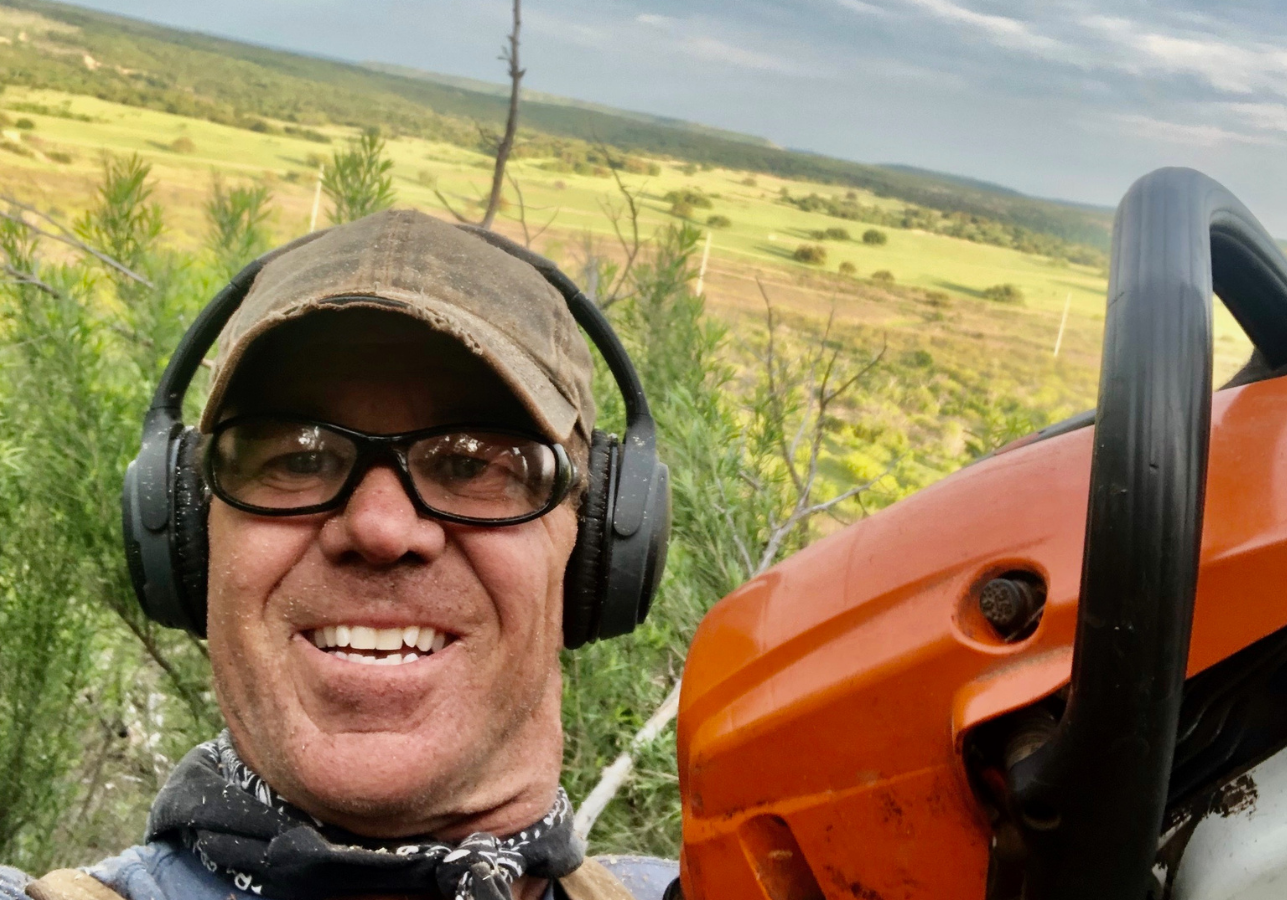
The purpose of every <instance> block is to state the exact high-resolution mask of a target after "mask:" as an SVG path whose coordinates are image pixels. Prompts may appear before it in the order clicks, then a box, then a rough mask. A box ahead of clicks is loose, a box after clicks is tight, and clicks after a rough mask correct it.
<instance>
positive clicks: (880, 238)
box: [862, 228, 889, 247]
mask: <svg viewBox="0 0 1287 900" xmlns="http://www.w3.org/2000/svg"><path fill="white" fill-rule="evenodd" d="M888 241H889V235H887V234H885V232H883V231H881V230H880V229H879V228H868V229H867V230H866V231H864V232H863V233H862V242H863V243H864V244H871V245H872V246H873V247H878V246H880V245H881V244H884V243H888Z"/></svg>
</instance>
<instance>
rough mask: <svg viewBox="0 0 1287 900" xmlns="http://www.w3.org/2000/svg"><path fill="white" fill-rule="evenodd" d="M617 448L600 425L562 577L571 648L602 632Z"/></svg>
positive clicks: (565, 642)
mask: <svg viewBox="0 0 1287 900" xmlns="http://www.w3.org/2000/svg"><path fill="white" fill-rule="evenodd" d="M617 452H618V447H617V438H616V436H615V435H611V434H605V433H604V432H602V431H599V430H598V429H596V430H595V431H594V432H593V433H592V434H591V435H590V461H589V472H588V473H587V475H588V478H587V484H586V491H585V497H584V498H582V500H581V510H580V513H579V515H578V525H577V536H576V546H575V547H574V548H573V549H572V555H571V556H570V557H569V558H568V565H567V570H566V572H565V573H564V576H563V646H564V647H566V648H567V649H569V650H575V649H576V648H577V647H580V646H581V645H583V644H585V643H587V642H589V641H592V640H595V639H596V638H597V637H598V628H599V616H600V613H601V611H602V606H603V592H604V588H605V584H606V580H607V578H606V576H607V570H608V566H609V563H610V561H611V560H610V557H611V555H612V554H611V548H610V547H609V544H608V542H609V540H610V539H611V534H610V532H611V528H612V526H611V524H610V523H611V521H612V500H613V493H614V482H615V481H616V468H617V465H616V463H617Z"/></svg>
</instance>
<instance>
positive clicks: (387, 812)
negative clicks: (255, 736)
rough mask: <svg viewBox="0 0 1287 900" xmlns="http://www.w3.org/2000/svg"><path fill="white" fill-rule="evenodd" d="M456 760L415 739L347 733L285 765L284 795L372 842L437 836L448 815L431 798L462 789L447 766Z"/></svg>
mask: <svg viewBox="0 0 1287 900" xmlns="http://www.w3.org/2000/svg"><path fill="white" fill-rule="evenodd" d="M454 755H455V754H448V753H447V752H446V748H443V750H442V751H440V752H438V753H435V752H434V749H433V748H432V747H431V746H426V743H425V742H424V741H423V740H422V739H417V738H416V736H414V735H406V734H396V733H387V732H347V733H341V734H334V735H324V736H319V738H318V740H317V742H316V743H315V744H313V745H312V746H310V747H308V748H307V749H304V751H303V752H301V753H300V754H299V755H298V757H297V758H295V759H292V760H288V761H287V766H288V774H286V780H288V781H289V782H290V788H289V789H285V788H284V790H283V793H288V794H290V795H294V796H288V799H290V800H292V802H294V803H295V804H296V805H297V806H299V807H301V808H302V809H304V810H305V811H306V812H308V813H310V814H311V815H313V816H315V817H316V818H318V819H321V820H322V821H324V822H328V823H331V824H334V825H339V826H341V827H344V828H347V829H348V830H350V831H354V832H355V833H358V834H364V835H369V836H371V837H405V836H409V835H413V834H424V833H426V832H427V831H432V830H433V829H434V828H435V827H436V825H437V823H440V822H442V821H443V820H444V818H449V817H450V816H451V812H452V811H451V810H446V809H436V808H435V803H434V798H442V797H456V798H458V797H459V795H460V790H461V785H460V784H458V783H455V779H453V778H452V777H451V775H450V771H467V770H468V768H469V766H468V765H462V764H458V765H452V766H450V767H444V765H443V764H444V762H445V760H447V759H450V758H451V757H452V756H454Z"/></svg>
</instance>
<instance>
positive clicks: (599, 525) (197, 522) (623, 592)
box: [121, 226, 670, 649]
mask: <svg viewBox="0 0 1287 900" xmlns="http://www.w3.org/2000/svg"><path fill="white" fill-rule="evenodd" d="M461 227H462V229H463V230H465V231H469V232H471V233H472V234H474V235H476V236H477V237H479V238H481V239H483V240H485V241H487V243H489V244H491V245H492V246H494V247H496V248H498V249H500V250H503V251H505V252H506V253H509V254H510V255H512V256H515V257H517V258H519V259H521V260H523V261H524V262H526V263H528V264H530V265H531V266H532V267H533V268H535V269H536V270H537V271H538V272H540V273H541V275H542V276H544V277H545V279H546V281H548V282H549V283H550V284H551V285H553V286H554V287H555V288H557V289H558V291H559V293H561V294H562V295H563V297H564V299H565V300H566V301H567V304H568V309H569V311H570V312H571V313H572V317H573V318H574V319H575V320H576V322H577V324H578V325H580V326H581V327H582V328H583V329H584V330H585V332H586V334H588V335H589V336H590V340H591V341H593V343H594V345H595V346H596V347H598V348H599V352H600V353H602V354H603V358H604V360H605V361H606V362H607V364H608V368H609V369H610V370H611V371H612V375H613V378H615V379H616V382H617V387H618V388H619V389H620V390H621V394H622V396H623V397H624V398H625V407H626V432H625V436H624V437H623V438H622V439H621V440H618V439H617V437H616V436H615V435H610V434H605V433H604V432H602V431H599V430H598V429H596V430H595V431H594V433H593V434H592V435H591V440H590V460H589V472H588V484H587V489H586V494H585V498H584V500H583V502H582V506H581V511H580V516H579V526H578V530H577V541H576V547H575V549H574V550H573V551H572V556H571V558H570V559H569V560H568V565H567V571H566V573H565V575H564V588H563V644H564V646H566V647H568V648H569V649H572V648H576V647H580V646H581V645H582V644H585V643H587V642H589V641H596V640H601V639H604V638H610V637H616V636H618V635H623V634H628V633H629V632H631V631H633V630H634V629H635V627H636V626H637V625H639V624H640V623H641V622H643V620H644V617H645V616H646V615H647V614H648V608H649V606H650V605H651V603H652V598H653V594H654V593H656V590H657V585H658V583H659V582H660V581H661V573H662V569H663V568H664V567H665V565H666V541H667V538H668V537H669V534H670V475H669V472H668V470H667V468H666V466H665V464H664V463H662V462H661V461H660V460H659V459H658V458H657V429H656V425H655V424H654V422H653V419H652V414H651V413H650V412H649V411H648V401H647V398H645V397H644V392H643V385H641V384H640V382H639V375H638V373H636V372H635V369H634V365H633V364H632V363H631V362H630V356H629V355H628V354H627V353H626V350H625V348H624V347H623V346H622V345H621V341H620V339H619V338H618V337H617V335H616V333H615V332H614V331H613V330H612V326H611V325H609V324H608V320H607V319H606V318H604V315H603V313H602V312H601V311H600V310H599V308H598V307H597V306H595V305H594V303H592V302H591V301H590V299H589V298H588V297H586V296H585V294H584V293H582V292H581V290H580V289H579V288H578V287H577V286H576V285H575V284H574V283H573V282H572V280H571V279H570V278H568V277H567V276H566V275H564V274H563V273H562V272H561V271H559V269H558V267H557V266H555V265H554V263H552V262H551V261H550V260H548V259H546V258H545V257H543V256H539V255H537V254H535V253H533V252H531V251H530V250H527V249H525V248H523V247H520V246H519V245H517V244H515V243H514V242H512V241H510V240H508V239H506V238H504V237H501V236H500V235H498V234H495V233H493V232H490V231H485V230H483V229H481V228H475V227H470V226H461ZM273 255H274V253H270V254H268V255H267V256H265V257H261V258H260V259H257V260H255V261H254V262H252V263H251V264H250V265H248V266H246V268H244V269H242V270H241V272H239V273H238V274H237V275H236V277H234V278H233V279H232V281H230V282H229V283H228V285H227V286H226V287H224V289H223V290H221V291H220V292H219V293H218V295H216V296H215V298H214V299H213V300H212V301H210V303H209V305H207V306H206V308H205V309H203V310H202V311H201V313H200V314H199V315H198V316H197V318H196V320H195V321H194V322H193V323H192V325H191V327H189V328H188V330H187V333H186V334H184V336H183V340H181V341H180V342H179V346H178V347H177V348H176V349H175V351H174V355H173V356H172V357H171V358H170V363H169V365H167V366H166V368H165V373H164V374H163V375H162V376H161V383H160V384H159V385H157V389H156V393H155V394H154V395H153V397H152V405H151V406H150V407H149V408H148V411H147V414H146V415H145V416H144V418H143V442H142V446H141V447H140V448H139V453H138V456H137V457H135V459H134V461H133V462H131V463H130V465H129V468H128V469H127V470H126V472H125V484H124V487H123V488H122V491H121V517H122V524H123V531H124V537H125V557H126V560H127V562H128V564H129V570H130V580H131V581H132V582H133V584H134V592H135V594H136V595H137V596H138V600H139V604H140V605H141V606H142V607H143V612H144V613H146V614H147V616H148V617H149V618H151V619H153V620H154V621H156V622H159V623H160V624H162V625H167V626H170V627H173V628H183V629H186V630H187V631H190V632H192V633H193V634H196V635H198V636H200V637H204V636H205V630H206V575H207V557H208V546H207V542H206V512H207V509H208V505H209V493H208V491H207V490H206V487H205V484H204V482H203V480H202V477H201V465H200V459H199V454H200V451H201V435H200V433H199V432H198V431H197V430H196V429H195V428H190V427H186V426H184V424H183V411H182V410H183V395H184V394H185V393H186V391H187V389H188V385H189V383H190V382H191V381H192V376H193V375H194V374H195V373H196V371H197V367H198V366H200V365H201V361H202V360H203V359H204V358H205V355H206V353H207V352H208V351H209V350H210V348H211V347H212V346H214V343H215V341H216V340H217V339H218V337H219V333H220V332H221V331H222V330H223V327H224V325H225V324H226V323H227V322H228V320H229V319H230V318H231V317H232V314H233V313H234V312H236V310H237V308H238V307H239V306H240V305H241V301H242V300H243V299H244V298H245V296H246V294H247V293H248V292H249V291H250V287H251V285H252V284H254V281H255V278H256V276H258V274H259V272H260V270H261V269H262V268H263V266H264V264H265V260H266V259H269V258H271V257H272V256H273Z"/></svg>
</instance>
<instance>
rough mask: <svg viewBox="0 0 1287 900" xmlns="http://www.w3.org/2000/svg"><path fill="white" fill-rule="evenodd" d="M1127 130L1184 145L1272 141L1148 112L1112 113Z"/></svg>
mask: <svg viewBox="0 0 1287 900" xmlns="http://www.w3.org/2000/svg"><path fill="white" fill-rule="evenodd" d="M1113 119H1114V121H1116V122H1117V123H1119V124H1120V125H1122V126H1123V127H1124V128H1125V130H1126V131H1127V132H1129V133H1130V134H1132V135H1135V136H1136V137H1142V138H1146V139H1148V140H1153V141H1161V142H1162V143H1166V144H1178V145H1180V146H1184V147H1204V148H1205V147H1218V146H1222V145H1228V144H1269V143H1275V142H1274V141H1272V140H1271V139H1270V138H1268V137H1267V136H1265V135H1255V134H1244V133H1242V132H1238V131H1231V130H1229V129H1227V128H1221V127H1220V126H1218V125H1195V124H1191V123H1181V122H1168V121H1166V120H1165V119H1158V118H1154V117H1152V116H1146V115H1139V114H1122V115H1117V116H1114V117H1113Z"/></svg>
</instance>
